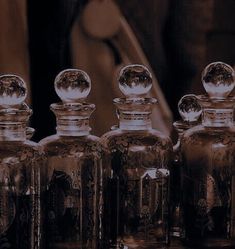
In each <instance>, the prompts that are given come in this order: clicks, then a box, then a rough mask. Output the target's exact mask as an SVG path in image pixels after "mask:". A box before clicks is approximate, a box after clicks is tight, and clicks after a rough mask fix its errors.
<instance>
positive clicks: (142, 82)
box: [101, 65, 172, 249]
mask: <svg viewBox="0 0 235 249" xmlns="http://www.w3.org/2000/svg"><path fill="white" fill-rule="evenodd" d="M151 87H152V77H151V74H150V72H149V71H148V69H147V68H146V67H144V66H142V65H129V66H126V67H124V68H123V69H122V70H121V72H120V76H119V88H120V90H121V91H122V92H123V93H124V95H125V98H116V99H114V104H115V105H116V106H117V109H118V112H117V113H118V118H119V125H118V126H116V129H114V130H112V131H110V132H108V133H106V134H104V135H103V136H102V137H101V141H102V143H103V145H104V146H105V148H106V149H107V150H108V152H109V159H110V164H109V165H108V166H107V167H106V171H105V172H106V174H105V181H104V203H105V204H104V206H105V208H104V214H105V216H104V231H105V236H106V237H105V242H106V243H107V244H108V246H107V247H108V248H126V249H129V248H155V247H156V246H158V245H162V244H164V245H165V244H167V243H168V240H169V237H168V191H169V186H168V184H169V169H168V163H169V161H170V160H171V155H172V144H171V141H170V139H169V138H168V137H166V136H164V135H163V134H161V133H160V132H159V131H156V130H154V129H152V126H151V120H150V114H151V107H152V105H153V104H155V103H156V99H153V98H147V97H146V94H147V93H148V92H149V90H150V89H151Z"/></svg>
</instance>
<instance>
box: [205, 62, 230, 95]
mask: <svg viewBox="0 0 235 249" xmlns="http://www.w3.org/2000/svg"><path fill="white" fill-rule="evenodd" d="M202 83H203V86H204V88H205V90H206V92H207V93H208V95H209V97H210V98H212V99H213V98H214V99H223V98H226V97H227V96H228V95H229V94H230V93H231V91H232V90H233V88H234V86H235V75H234V70H233V68H232V67H231V66H229V65H227V64H225V63H223V62H214V63H211V64H209V65H208V66H207V67H206V68H205V69H204V70H203V72H202Z"/></svg>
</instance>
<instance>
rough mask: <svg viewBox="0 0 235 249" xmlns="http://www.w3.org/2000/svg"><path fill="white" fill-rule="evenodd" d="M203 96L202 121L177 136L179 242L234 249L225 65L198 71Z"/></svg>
mask: <svg viewBox="0 0 235 249" xmlns="http://www.w3.org/2000/svg"><path fill="white" fill-rule="evenodd" d="M202 82H203V85H204V88H205V89H206V91H207V93H208V95H201V96H197V98H198V101H199V103H200V104H201V106H202V108H203V112H202V125H199V126H196V127H194V128H191V129H189V130H188V131H186V132H185V133H184V134H183V137H182V139H181V152H182V162H183V183H182V193H183V198H182V205H183V219H184V233H183V242H184V243H185V244H186V245H189V246H192V247H196V248H235V240H234V239H235V222H234V220H235V219H234V217H235V195H234V194H235V192H234V188H235V185H234V184H235V178H234V171H235V127H234V122H233V118H234V117H233V114H234V103H235V98H234V97H229V94H230V92H231V91H232V90H233V88H234V85H235V79H234V70H233V69H232V67H230V66H229V65H227V64H224V63H222V62H215V63H212V64H209V65H208V66H207V67H206V68H205V69H204V71H203V73H202Z"/></svg>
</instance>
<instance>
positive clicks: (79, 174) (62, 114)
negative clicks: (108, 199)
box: [40, 69, 102, 249]
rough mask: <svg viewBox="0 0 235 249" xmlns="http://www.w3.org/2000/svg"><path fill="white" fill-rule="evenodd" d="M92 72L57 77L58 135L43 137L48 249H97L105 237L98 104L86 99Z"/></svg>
mask: <svg viewBox="0 0 235 249" xmlns="http://www.w3.org/2000/svg"><path fill="white" fill-rule="evenodd" d="M90 89H91V82H90V78H89V76H88V75H87V74H86V73H85V72H83V71H81V70H78V69H67V70H64V71H62V72H60V73H59V74H58V76H57V77H56V79H55V90H56V92H57V94H58V96H59V97H60V98H61V99H62V101H63V103H57V104H52V105H51V110H52V111H53V112H54V113H55V115H56V119H57V128H56V129H57V133H56V134H55V135H52V136H49V137H47V138H44V139H43V140H41V142H40V144H42V146H43V148H44V151H45V153H46V156H47V168H46V172H45V176H44V177H45V179H46V183H45V184H46V193H45V205H46V207H45V225H44V229H45V245H46V248H48V249H62V248H63V249H65V248H66V249H67V248H81V249H98V248H101V247H100V239H101V213H102V146H101V144H100V142H99V139H98V137H95V136H92V135H90V130H91V128H90V127H89V118H90V115H91V114H92V112H93V111H94V110H95V105H94V104H89V103H86V102H85V99H86V97H87V96H88V94H89V92H90Z"/></svg>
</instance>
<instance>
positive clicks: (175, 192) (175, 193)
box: [170, 94, 202, 237]
mask: <svg viewBox="0 0 235 249" xmlns="http://www.w3.org/2000/svg"><path fill="white" fill-rule="evenodd" d="M178 110H179V114H180V115H181V118H182V120H179V121H176V122H174V123H173V126H174V128H175V130H176V131H177V133H178V140H177V143H176V144H175V145H174V146H173V151H174V160H173V163H172V167H171V177H170V178H171V191H170V213H171V218H170V231H171V233H170V234H171V236H173V237H180V234H181V211H180V210H181V202H180V200H181V175H182V159H181V137H182V135H183V133H184V132H185V131H186V130H188V129H190V128H192V127H193V126H196V125H198V124H199V122H200V121H199V118H200V116H201V112H202V108H201V106H200V104H199V103H198V101H197V98H196V95H194V94H187V95H184V96H183V97H182V98H181V99H180V101H179V103H178Z"/></svg>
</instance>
